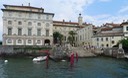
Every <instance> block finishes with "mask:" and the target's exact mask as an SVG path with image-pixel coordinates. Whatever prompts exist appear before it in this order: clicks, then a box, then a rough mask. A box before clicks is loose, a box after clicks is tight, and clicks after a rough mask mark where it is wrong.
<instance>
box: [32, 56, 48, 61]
mask: <svg viewBox="0 0 128 78" xmlns="http://www.w3.org/2000/svg"><path fill="white" fill-rule="evenodd" d="M46 58H47V56H39V57H36V58H33V60H32V61H36V62H39V61H44V60H46Z"/></svg>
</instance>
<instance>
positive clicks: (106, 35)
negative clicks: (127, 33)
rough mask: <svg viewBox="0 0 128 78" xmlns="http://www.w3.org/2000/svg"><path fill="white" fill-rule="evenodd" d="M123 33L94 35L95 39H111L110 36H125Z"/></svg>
mask: <svg viewBox="0 0 128 78" xmlns="http://www.w3.org/2000/svg"><path fill="white" fill-rule="evenodd" d="M123 35H124V34H123V32H115V33H98V34H96V35H94V36H95V37H109V36H123Z"/></svg>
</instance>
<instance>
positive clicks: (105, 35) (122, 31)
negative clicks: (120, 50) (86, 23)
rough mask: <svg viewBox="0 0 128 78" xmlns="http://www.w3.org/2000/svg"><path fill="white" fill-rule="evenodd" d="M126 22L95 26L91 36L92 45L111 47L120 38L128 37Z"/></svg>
mask: <svg viewBox="0 0 128 78" xmlns="http://www.w3.org/2000/svg"><path fill="white" fill-rule="evenodd" d="M127 28H128V23H127V22H123V23H122V24H114V23H106V24H105V25H103V26H101V27H99V28H96V29H97V31H95V34H94V35H93V37H92V42H93V45H94V46H96V47H99V48H111V47H113V46H114V45H116V44H117V43H118V42H119V41H120V40H122V39H124V38H127V37H128V29H127Z"/></svg>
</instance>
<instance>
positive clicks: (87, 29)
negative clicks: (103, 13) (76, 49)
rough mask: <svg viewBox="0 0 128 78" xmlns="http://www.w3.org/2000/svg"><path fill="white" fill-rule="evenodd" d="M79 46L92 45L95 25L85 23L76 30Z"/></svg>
mask: <svg viewBox="0 0 128 78" xmlns="http://www.w3.org/2000/svg"><path fill="white" fill-rule="evenodd" d="M76 33H77V41H76V45H77V46H92V36H93V25H91V24H85V25H84V27H83V28H81V29H79V30H77V31H76Z"/></svg>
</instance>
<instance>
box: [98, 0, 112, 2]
mask: <svg viewBox="0 0 128 78" xmlns="http://www.w3.org/2000/svg"><path fill="white" fill-rule="evenodd" d="M99 1H101V2H109V1H111V0H99Z"/></svg>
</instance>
